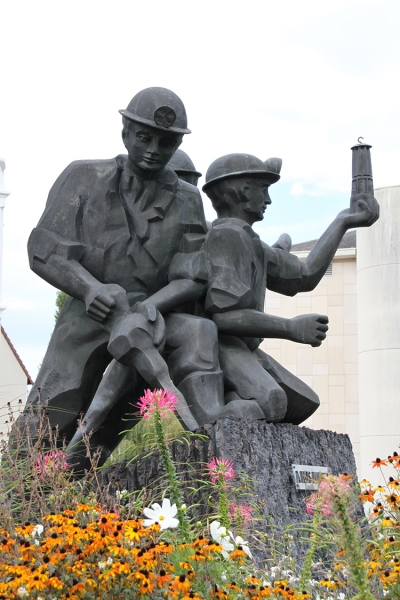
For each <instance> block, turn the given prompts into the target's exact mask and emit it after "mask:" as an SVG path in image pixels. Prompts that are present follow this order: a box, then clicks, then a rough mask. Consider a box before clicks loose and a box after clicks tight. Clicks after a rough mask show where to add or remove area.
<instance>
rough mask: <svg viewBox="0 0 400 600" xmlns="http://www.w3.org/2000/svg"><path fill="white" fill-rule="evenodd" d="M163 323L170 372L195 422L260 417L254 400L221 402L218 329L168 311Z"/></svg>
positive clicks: (260, 412)
mask: <svg viewBox="0 0 400 600" xmlns="http://www.w3.org/2000/svg"><path fill="white" fill-rule="evenodd" d="M165 323H166V326H167V335H166V345H165V350H166V354H167V357H168V358H167V362H168V366H169V369H170V374H171V377H172V379H173V381H174V383H175V385H177V387H178V389H179V391H180V392H181V393H182V394H183V395H184V397H185V399H186V402H187V404H188V405H189V408H190V410H191V412H192V414H193V416H194V417H195V419H196V420H197V422H198V424H199V425H204V424H206V423H211V422H213V421H215V420H216V419H218V418H220V417H222V416H225V415H232V416H237V417H242V418H253V419H258V418H263V413H262V411H261V410H260V409H259V407H258V405H257V404H256V403H255V402H243V401H242V400H237V401H234V402H231V403H229V405H225V402H224V385H223V375H222V372H221V370H220V369H219V361H218V332H217V328H216V326H215V324H214V323H213V322H212V321H209V320H208V319H203V318H200V317H194V316H192V315H186V314H178V313H176V314H175V313H172V314H170V315H168V316H167V317H166V319H165Z"/></svg>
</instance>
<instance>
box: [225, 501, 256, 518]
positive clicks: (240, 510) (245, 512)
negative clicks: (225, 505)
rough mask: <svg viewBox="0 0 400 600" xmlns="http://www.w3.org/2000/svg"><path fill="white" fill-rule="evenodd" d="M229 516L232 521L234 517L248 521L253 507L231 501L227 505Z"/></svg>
mask: <svg viewBox="0 0 400 600" xmlns="http://www.w3.org/2000/svg"><path fill="white" fill-rule="evenodd" d="M229 516H230V518H231V520H232V521H234V520H235V519H241V520H242V521H244V523H249V522H250V521H251V518H252V516H253V507H252V506H250V505H249V504H247V503H246V502H244V503H243V504H237V503H236V502H232V504H231V505H230V507H229Z"/></svg>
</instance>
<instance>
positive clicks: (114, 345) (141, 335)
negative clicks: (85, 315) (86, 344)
mask: <svg viewBox="0 0 400 600" xmlns="http://www.w3.org/2000/svg"><path fill="white" fill-rule="evenodd" d="M164 343H165V323H164V319H163V316H162V314H161V313H160V312H159V311H158V310H157V309H156V307H155V306H154V305H153V304H144V303H143V304H142V303H138V304H136V305H135V306H134V307H133V312H129V313H127V314H125V316H123V317H122V318H120V319H118V320H117V321H116V323H115V326H114V327H113V328H112V330H111V335H110V341H109V343H108V351H109V353H110V354H111V356H113V357H114V358H116V359H117V360H118V361H119V362H120V363H122V364H123V365H135V364H136V362H135V361H136V360H137V358H138V352H137V351H138V350H139V351H140V353H144V354H146V351H147V350H148V349H149V348H154V347H156V348H157V349H158V350H159V351H160V352H162V350H163V348H164Z"/></svg>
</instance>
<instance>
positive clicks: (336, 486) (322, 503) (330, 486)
mask: <svg viewBox="0 0 400 600" xmlns="http://www.w3.org/2000/svg"><path fill="white" fill-rule="evenodd" d="M349 489H350V484H349V482H348V480H347V478H346V476H342V475H341V476H339V477H335V476H334V475H327V476H325V477H323V478H322V479H321V481H320V484H319V487H318V491H316V492H314V494H311V496H310V497H309V498H308V501H307V503H306V511H307V514H309V515H312V514H314V511H315V510H319V511H321V513H322V514H323V515H324V516H326V517H328V516H329V515H330V514H331V512H332V496H333V495H334V494H339V495H341V496H342V495H344V494H347V493H348V490H349Z"/></svg>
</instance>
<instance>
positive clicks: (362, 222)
mask: <svg viewBox="0 0 400 600" xmlns="http://www.w3.org/2000/svg"><path fill="white" fill-rule="evenodd" d="M339 214H340V215H342V216H344V217H345V218H346V222H347V227H348V228H349V229H350V228H351V227H369V226H370V225H372V224H373V223H375V221H377V220H378V219H379V204H378V202H377V201H376V199H375V198H374V196H373V195H372V194H366V193H363V194H352V195H351V198H350V208H347V209H346V210H343V211H342V212H341V213H339Z"/></svg>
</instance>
